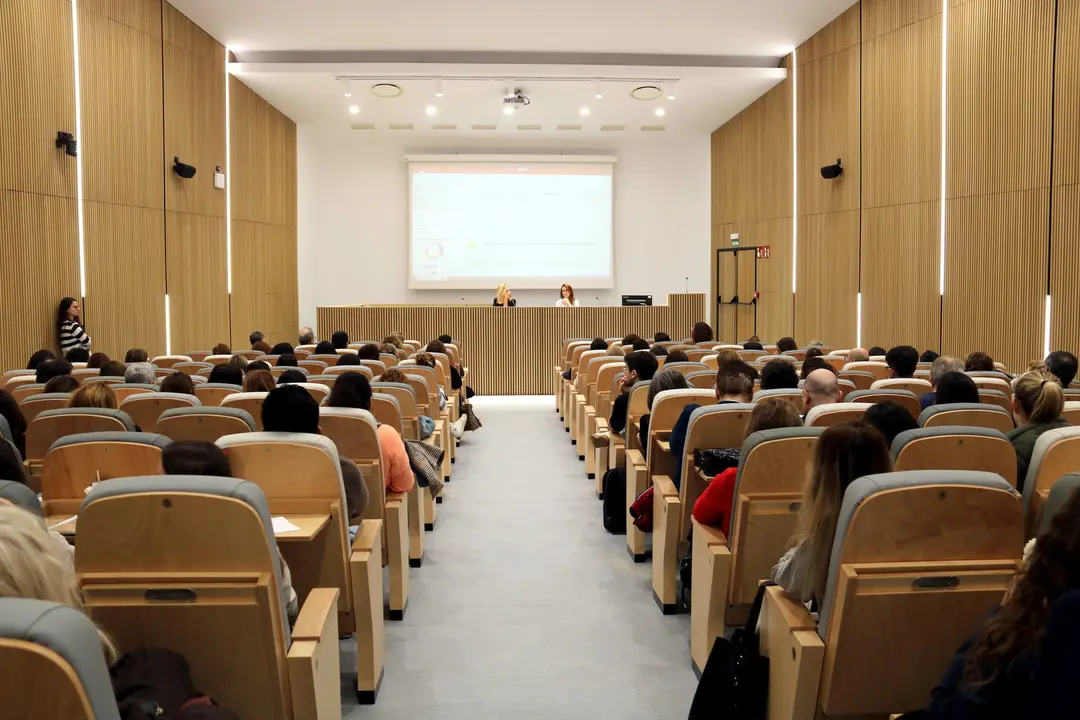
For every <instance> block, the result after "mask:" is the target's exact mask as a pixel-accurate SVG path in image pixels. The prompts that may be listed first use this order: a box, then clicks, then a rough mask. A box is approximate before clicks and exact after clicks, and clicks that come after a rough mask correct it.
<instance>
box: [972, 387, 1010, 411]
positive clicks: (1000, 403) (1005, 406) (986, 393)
mask: <svg viewBox="0 0 1080 720" xmlns="http://www.w3.org/2000/svg"><path fill="white" fill-rule="evenodd" d="M979 402H981V403H985V404H986V405H995V406H997V407H999V408H1001V409H1002V410H1004V411H1005V412H1007V413H1012V400H1011V396H1010V395H1006V394H1005V393H1003V392H1001V391H1000V390H996V389H993V390H992V389H987V388H986V387H985V386H983V385H980V386H979Z"/></svg>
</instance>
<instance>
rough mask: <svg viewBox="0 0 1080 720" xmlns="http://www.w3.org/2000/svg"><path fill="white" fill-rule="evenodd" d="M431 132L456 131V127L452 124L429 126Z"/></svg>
mask: <svg viewBox="0 0 1080 720" xmlns="http://www.w3.org/2000/svg"><path fill="white" fill-rule="evenodd" d="M431 129H432V130H457V125H455V124H454V123H436V124H435V125H432V126H431Z"/></svg>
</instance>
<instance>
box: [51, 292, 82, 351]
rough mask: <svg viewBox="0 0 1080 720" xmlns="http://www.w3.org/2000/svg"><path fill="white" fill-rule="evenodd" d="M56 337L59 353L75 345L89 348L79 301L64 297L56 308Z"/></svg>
mask: <svg viewBox="0 0 1080 720" xmlns="http://www.w3.org/2000/svg"><path fill="white" fill-rule="evenodd" d="M56 339H57V342H58V344H59V345H60V352H61V353H66V352H67V351H68V350H71V349H72V348H76V347H82V348H86V349H87V350H89V349H90V336H89V335H87V334H86V331H85V330H84V329H83V326H82V318H80V317H79V301H78V300H76V299H75V298H70V297H66V298H64V299H63V300H61V301H60V305H59V306H58V307H57V308H56Z"/></svg>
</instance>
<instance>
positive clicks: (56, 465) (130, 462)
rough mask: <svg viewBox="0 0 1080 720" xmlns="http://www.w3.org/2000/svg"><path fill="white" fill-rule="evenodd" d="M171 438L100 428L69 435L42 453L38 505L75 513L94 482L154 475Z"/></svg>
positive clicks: (47, 512) (47, 510) (53, 511)
mask: <svg viewBox="0 0 1080 720" xmlns="http://www.w3.org/2000/svg"><path fill="white" fill-rule="evenodd" d="M170 442H171V440H169V438H167V437H165V436H163V435H156V434H154V433H148V432H144V433H133V432H99V433H85V434H79V435H68V436H67V437H64V438H61V439H60V440H58V441H57V442H56V443H54V444H53V447H52V449H50V450H49V451H48V453H47V454H46V455H45V466H44V469H43V470H42V473H41V508H42V510H43V511H44V512H45V515H46V517H48V516H50V515H74V514H75V513H77V512H79V506H80V505H81V504H82V501H83V499H84V498H85V497H86V493H87V489H88V488H90V487H92V486H93V485H94V483H98V482H105V481H107V480H112V479H114V478H123V477H132V476H135V475H157V474H158V473H159V471H160V468H161V450H162V448H164V447H165V446H167V445H168V444H169V443H170Z"/></svg>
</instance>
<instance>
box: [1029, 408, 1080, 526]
mask: <svg viewBox="0 0 1080 720" xmlns="http://www.w3.org/2000/svg"><path fill="white" fill-rule="evenodd" d="M1076 438H1080V427H1076V426H1072V425H1070V426H1069V427H1063V428H1057V429H1055V430H1048V431H1046V432H1044V433H1043V434H1042V435H1040V436H1039V439H1038V440H1036V441H1035V449H1034V450H1033V451H1032V453H1031V461H1030V462H1029V463H1028V471H1027V475H1026V476H1025V477H1024V479H1023V483H1024V512H1027V509H1028V505H1029V504H1030V502H1031V496H1032V495H1034V494H1035V490H1036V487H1035V486H1036V484H1037V482H1036V479H1037V478H1038V476H1039V471H1040V469H1041V467H1042V464H1043V460H1044V459H1045V458H1046V457H1047V455H1048V454H1049V453H1050V451H1051V449H1052V448H1053V447H1054V446H1055V445H1057V444H1058V443H1062V442H1065V441H1069V440H1074V439H1076ZM1078 454H1080V453H1078ZM1078 459H1080V458H1078ZM1066 469H1069V470H1071V469H1074V468H1071V467H1070V468H1066ZM1075 469H1076V470H1080V467H1076V468H1075ZM1047 479H1048V478H1044V481H1045V480H1047ZM1016 481H1017V482H1021V479H1020V478H1017V479H1016Z"/></svg>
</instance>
